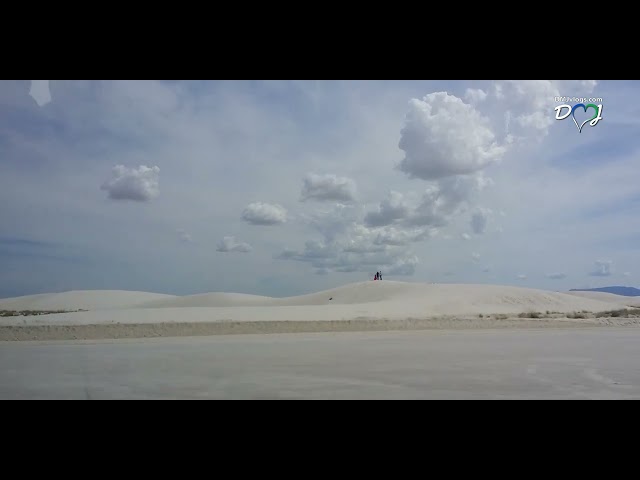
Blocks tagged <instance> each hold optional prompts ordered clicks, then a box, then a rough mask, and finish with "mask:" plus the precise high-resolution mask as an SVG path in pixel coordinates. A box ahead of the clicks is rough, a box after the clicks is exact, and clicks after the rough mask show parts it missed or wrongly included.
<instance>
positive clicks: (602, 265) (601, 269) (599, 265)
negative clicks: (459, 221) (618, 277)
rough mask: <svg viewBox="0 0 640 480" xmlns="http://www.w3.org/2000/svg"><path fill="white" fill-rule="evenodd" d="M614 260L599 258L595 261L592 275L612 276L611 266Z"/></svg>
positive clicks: (590, 274)
mask: <svg viewBox="0 0 640 480" xmlns="http://www.w3.org/2000/svg"><path fill="white" fill-rule="evenodd" d="M612 265H613V262H612V261H611V260H597V261H596V262H595V266H596V268H595V270H594V271H592V272H590V273H589V276H591V277H610V276H611V267H612Z"/></svg>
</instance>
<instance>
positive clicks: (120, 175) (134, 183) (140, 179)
mask: <svg viewBox="0 0 640 480" xmlns="http://www.w3.org/2000/svg"><path fill="white" fill-rule="evenodd" d="M159 173H160V168H159V167H147V166H144V165H141V166H140V167H138V168H127V167H125V166H124V165H116V166H115V167H114V168H113V178H112V179H111V180H109V181H107V182H105V183H103V184H102V186H101V187H100V189H101V190H106V191H107V192H108V196H109V198H110V199H112V200H131V201H134V202H147V201H149V200H151V199H153V198H155V197H157V196H158V195H159V193H160V187H159V184H158V183H159V180H158V176H159Z"/></svg>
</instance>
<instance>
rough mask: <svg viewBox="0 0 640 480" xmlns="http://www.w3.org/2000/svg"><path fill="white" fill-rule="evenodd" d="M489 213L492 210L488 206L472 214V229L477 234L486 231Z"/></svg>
mask: <svg viewBox="0 0 640 480" xmlns="http://www.w3.org/2000/svg"><path fill="white" fill-rule="evenodd" d="M489 215H491V210H490V209H488V208H478V209H476V211H475V212H473V214H472V215H471V222H470V223H471V229H472V230H473V232H474V233H475V234H476V235H482V234H483V233H484V232H485V230H486V228H487V220H488V218H489Z"/></svg>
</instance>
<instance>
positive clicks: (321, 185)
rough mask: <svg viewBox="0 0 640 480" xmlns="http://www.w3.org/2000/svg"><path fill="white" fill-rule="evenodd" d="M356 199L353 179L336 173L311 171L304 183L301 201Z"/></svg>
mask: <svg viewBox="0 0 640 480" xmlns="http://www.w3.org/2000/svg"><path fill="white" fill-rule="evenodd" d="M355 199H356V184H355V182H354V181H353V180H351V179H350V178H346V177H338V176H336V175H330V174H327V175H318V174H315V173H309V174H308V175H307V176H306V177H305V178H304V179H303V184H302V192H301V194H300V200H301V201H303V202H304V201H307V200H317V201H325V202H326V201H335V202H353V201H355Z"/></svg>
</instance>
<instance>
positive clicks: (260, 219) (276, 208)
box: [242, 202, 287, 225]
mask: <svg viewBox="0 0 640 480" xmlns="http://www.w3.org/2000/svg"><path fill="white" fill-rule="evenodd" d="M242 219H243V220H244V221H245V222H247V223H249V224H251V225H278V224H282V223H285V222H286V221H287V211H286V210H285V209H284V208H283V207H282V206H280V205H272V204H269V203H263V202H254V203H250V204H249V205H247V207H246V208H245V209H244V211H243V212H242Z"/></svg>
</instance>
